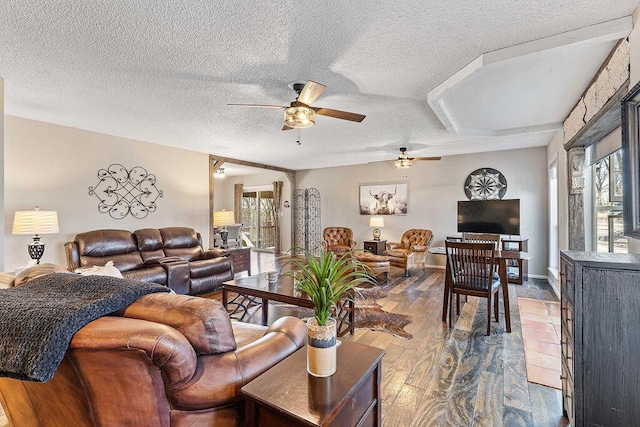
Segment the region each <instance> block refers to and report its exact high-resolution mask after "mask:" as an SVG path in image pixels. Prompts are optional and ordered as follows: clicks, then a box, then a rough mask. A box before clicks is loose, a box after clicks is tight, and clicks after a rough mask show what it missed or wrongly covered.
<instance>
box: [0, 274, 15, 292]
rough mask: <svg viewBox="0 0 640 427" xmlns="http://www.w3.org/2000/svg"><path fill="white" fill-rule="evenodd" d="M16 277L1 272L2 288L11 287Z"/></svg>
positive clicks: (0, 284) (0, 283) (0, 282)
mask: <svg viewBox="0 0 640 427" xmlns="http://www.w3.org/2000/svg"><path fill="white" fill-rule="evenodd" d="M14 280H16V278H15V277H14V276H13V275H11V274H9V273H0V289H2V288H10V287H12V286H13V282H14Z"/></svg>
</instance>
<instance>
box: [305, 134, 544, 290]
mask: <svg viewBox="0 0 640 427" xmlns="http://www.w3.org/2000/svg"><path fill="white" fill-rule="evenodd" d="M483 167H486V168H493V169H497V170H499V171H500V172H502V174H503V175H504V176H505V177H506V179H507V185H508V189H507V193H506V195H505V196H504V198H505V199H521V202H520V221H521V230H520V232H521V233H522V235H523V236H524V237H528V238H529V253H530V254H531V255H532V256H533V259H532V260H531V261H530V263H529V273H530V275H537V276H540V277H546V275H547V264H548V262H547V260H548V255H547V253H548V250H547V248H548V231H547V228H548V213H547V209H548V208H547V193H548V190H547V189H548V185H547V170H548V167H547V160H546V148H545V147H538V148H529V149H523V150H508V151H496V152H489V153H477V154H468V155H458V156H446V157H443V158H442V160H440V161H423V162H415V163H414V165H413V167H412V168H411V169H405V170H402V169H396V168H395V167H394V166H393V163H392V162H388V163H376V164H363V165H356V166H344V167H336V168H325V169H312V170H306V171H298V172H297V185H298V188H312V187H314V188H317V189H318V190H319V191H320V197H321V209H322V213H321V215H322V216H321V218H322V228H324V227H330V226H344V227H349V228H351V229H352V230H353V232H354V237H355V239H356V241H357V242H358V247H359V248H362V242H363V240H371V239H372V229H371V228H370V227H369V216H367V215H360V212H359V208H358V206H359V203H358V198H359V185H360V184H371V183H383V182H402V181H405V182H409V213H408V215H406V216H385V217H384V220H385V226H384V228H382V229H381V232H382V237H381V238H382V239H383V240H390V241H398V240H399V239H400V237H401V236H402V233H403V232H404V231H406V230H407V229H409V228H428V229H430V230H431V231H432V232H433V233H434V240H433V242H432V246H443V245H444V239H445V238H446V236H448V235H451V234H456V232H457V219H456V215H457V201H458V200H467V198H466V196H465V193H464V189H463V186H464V182H465V180H466V178H467V176H468V175H469V174H470V173H471V172H473V171H474V170H476V169H479V168H483ZM427 263H428V264H430V265H439V266H443V265H444V259H443V257H441V256H437V255H429V258H428V259H427Z"/></svg>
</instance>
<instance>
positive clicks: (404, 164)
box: [394, 147, 441, 169]
mask: <svg viewBox="0 0 640 427" xmlns="http://www.w3.org/2000/svg"><path fill="white" fill-rule="evenodd" d="M440 159H441V157H409V156H407V147H400V154H398V158H397V159H396V160H394V164H395V166H396V167H397V168H399V169H408V168H410V167H411V165H412V164H413V161H414V160H440Z"/></svg>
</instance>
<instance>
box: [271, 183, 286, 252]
mask: <svg viewBox="0 0 640 427" xmlns="http://www.w3.org/2000/svg"><path fill="white" fill-rule="evenodd" d="M283 187H284V183H283V182H282V181H273V218H274V219H275V221H274V222H275V225H276V241H275V249H274V252H275V253H276V255H277V254H279V253H280V206H281V205H282V188H283Z"/></svg>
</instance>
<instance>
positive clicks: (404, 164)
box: [395, 159, 413, 169]
mask: <svg viewBox="0 0 640 427" xmlns="http://www.w3.org/2000/svg"><path fill="white" fill-rule="evenodd" d="M412 163H413V162H412V161H411V160H409V159H398V160H396V162H395V165H396V167H397V168H398V169H409V168H410V167H411V165H412Z"/></svg>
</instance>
